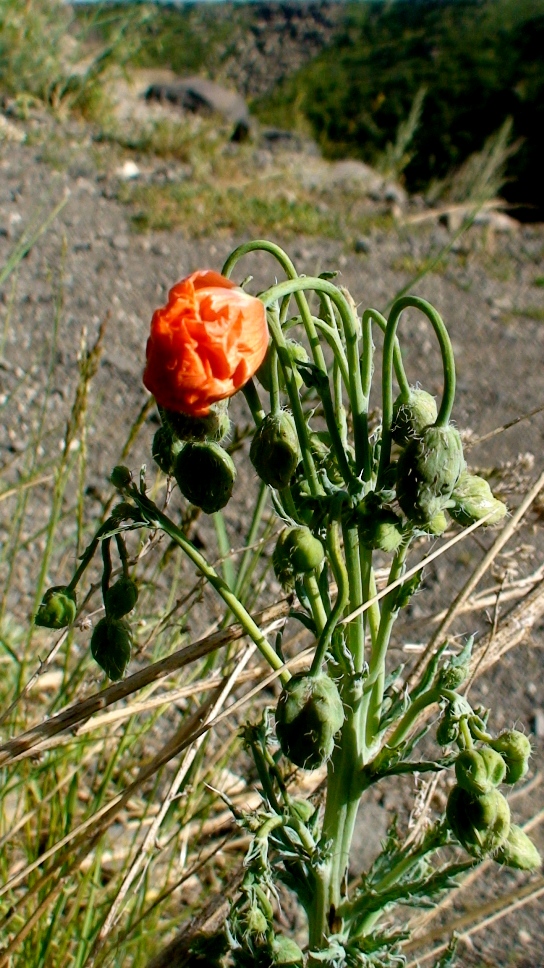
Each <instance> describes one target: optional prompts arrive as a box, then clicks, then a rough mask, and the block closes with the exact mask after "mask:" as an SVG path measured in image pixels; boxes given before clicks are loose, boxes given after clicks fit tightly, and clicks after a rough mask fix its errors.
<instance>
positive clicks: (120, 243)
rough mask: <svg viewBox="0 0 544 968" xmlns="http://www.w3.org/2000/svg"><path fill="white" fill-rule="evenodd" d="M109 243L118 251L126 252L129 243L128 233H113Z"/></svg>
mask: <svg viewBox="0 0 544 968" xmlns="http://www.w3.org/2000/svg"><path fill="white" fill-rule="evenodd" d="M111 244H112V246H113V248H114V249H117V250H118V251H119V252H126V250H127V249H128V248H129V245H130V242H129V238H128V235H114V237H113V239H112V240H111Z"/></svg>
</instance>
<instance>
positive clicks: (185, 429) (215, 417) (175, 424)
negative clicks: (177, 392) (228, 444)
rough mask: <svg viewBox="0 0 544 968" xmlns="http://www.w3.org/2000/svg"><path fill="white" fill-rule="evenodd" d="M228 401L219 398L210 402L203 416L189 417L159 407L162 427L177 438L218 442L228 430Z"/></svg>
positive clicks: (185, 414)
mask: <svg viewBox="0 0 544 968" xmlns="http://www.w3.org/2000/svg"><path fill="white" fill-rule="evenodd" d="M228 408H229V401H228V400H220V401H219V402H218V403H214V404H212V406H211V407H210V410H209V413H207V414H206V415H205V416H204V417H191V416H190V415H189V414H187V413H181V412H175V411H173V410H164V408H163V407H159V413H160V415H161V420H162V423H163V427H166V428H167V429H168V430H170V432H171V433H172V435H173V436H174V437H175V438H177V439H178V440H184V441H204V440H212V441H215V442H216V443H218V442H219V441H220V440H223V437H226V435H227V434H228V432H229V430H230V418H229V414H228Z"/></svg>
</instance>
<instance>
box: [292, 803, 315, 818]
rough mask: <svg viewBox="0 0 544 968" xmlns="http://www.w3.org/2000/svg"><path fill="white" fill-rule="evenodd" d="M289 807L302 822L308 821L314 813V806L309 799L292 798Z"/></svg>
mask: <svg viewBox="0 0 544 968" xmlns="http://www.w3.org/2000/svg"><path fill="white" fill-rule="evenodd" d="M291 809H292V811H293V813H295V814H296V816H297V817H298V818H299V820H302V822H303V823H308V820H311V818H312V817H313V815H314V813H315V807H314V805H313V803H310V801H309V800H299V799H297V800H293V801H292V803H291Z"/></svg>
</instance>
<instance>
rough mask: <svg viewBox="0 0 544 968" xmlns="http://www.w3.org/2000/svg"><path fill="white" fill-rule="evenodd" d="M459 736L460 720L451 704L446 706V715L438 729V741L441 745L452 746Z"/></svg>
mask: <svg viewBox="0 0 544 968" xmlns="http://www.w3.org/2000/svg"><path fill="white" fill-rule="evenodd" d="M458 736H459V720H458V719H457V717H456V716H455V715H454V712H453V709H452V707H451V706H450V705H448V706H446V709H445V710H444V715H443V716H442V719H441V720H440V722H439V724H438V727H437V730H436V742H437V743H438V745H439V746H450V745H451V743H455V741H456V739H457V737H458Z"/></svg>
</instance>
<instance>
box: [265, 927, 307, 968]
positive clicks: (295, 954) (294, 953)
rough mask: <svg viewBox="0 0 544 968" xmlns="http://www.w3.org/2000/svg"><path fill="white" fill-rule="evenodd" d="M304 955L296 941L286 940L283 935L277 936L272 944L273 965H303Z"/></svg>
mask: <svg viewBox="0 0 544 968" xmlns="http://www.w3.org/2000/svg"><path fill="white" fill-rule="evenodd" d="M303 962H304V955H303V954H302V951H301V950H300V948H299V946H298V944H297V943H296V941H293V940H292V938H286V937H285V935H283V934H277V935H276V937H275V938H274V940H273V942H272V964H273V965H302V964H303Z"/></svg>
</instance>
